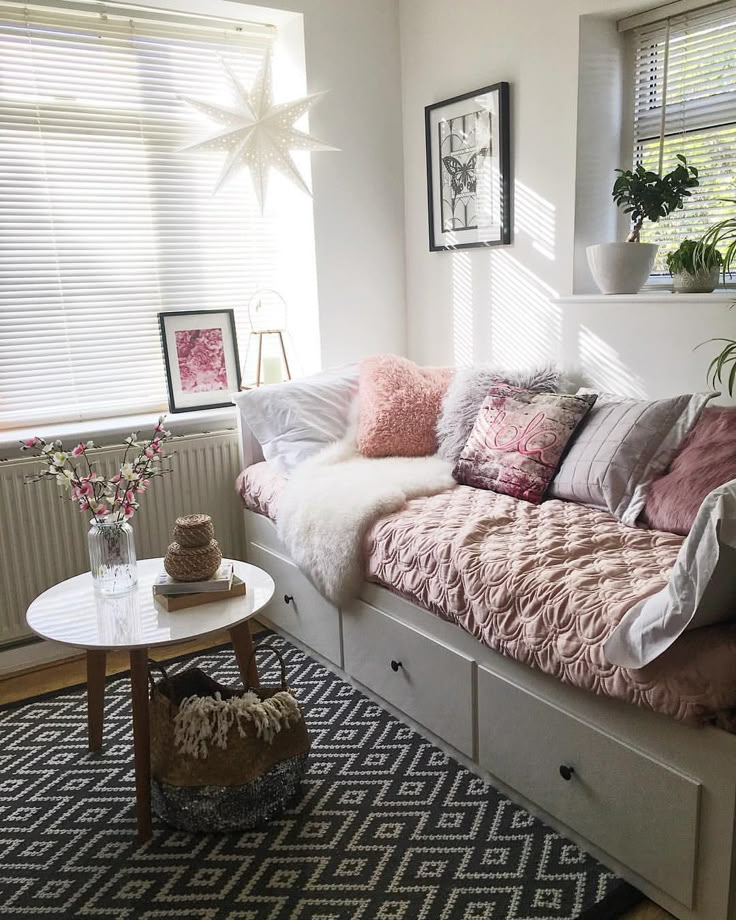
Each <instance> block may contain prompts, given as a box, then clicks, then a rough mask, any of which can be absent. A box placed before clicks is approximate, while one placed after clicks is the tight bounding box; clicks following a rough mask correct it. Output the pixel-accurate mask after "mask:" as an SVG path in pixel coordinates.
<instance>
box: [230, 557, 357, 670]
mask: <svg viewBox="0 0 736 920" xmlns="http://www.w3.org/2000/svg"><path fill="white" fill-rule="evenodd" d="M248 560H249V561H250V562H252V563H254V564H255V565H259V566H260V567H261V568H262V569H265V570H266V571H267V572H268V574H269V575H270V576H271V577H272V578H273V580H274V581H275V582H276V594H275V595H274V598H273V600H272V601H271V603H270V604H269V605H268V607H267V608H266V610H265V611H264V615H265V616H266V617H267V618H268V619H269V620H270V621H271V622H272V623H273V624H274V626H276V627H277V628H278V629H283V630H284V632H287V633H289V634H290V635H292V636H294V638H295V639H299V641H300V642H303V643H304V644H305V645H308V646H309V647H310V648H313V649H314V650H315V652H319V654H320V655H324V656H325V658H327V659H329V660H330V661H332V662H334V664H336V665H338V666H342V655H341V654H340V613H339V611H338V609H337V607H335V606H334V605H333V604H331V603H330V602H329V601H327V600H325V598H324V597H322V595H321V594H320V593H319V591H318V590H317V589H316V588H315V587H314V585H312V584H311V583H310V582H309V580H308V579H307V578H305V577H304V575H302V573H301V572H300V571H299V569H298V568H297V567H296V566H295V565H294V563H293V562H288V561H287V560H286V559H283V558H282V557H281V556H278V555H277V554H276V553H272V552H271V550H268V549H264V548H263V547H262V546H259V545H258V544H257V543H251V544H250V545H249V547H248ZM287 598H288V601H287Z"/></svg>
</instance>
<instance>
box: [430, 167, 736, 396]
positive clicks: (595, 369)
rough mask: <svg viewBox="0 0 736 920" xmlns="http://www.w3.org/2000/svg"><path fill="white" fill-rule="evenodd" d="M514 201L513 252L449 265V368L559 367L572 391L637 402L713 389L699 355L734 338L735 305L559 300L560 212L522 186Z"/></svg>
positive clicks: (475, 253) (677, 298)
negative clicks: (549, 270) (553, 267)
mask: <svg viewBox="0 0 736 920" xmlns="http://www.w3.org/2000/svg"><path fill="white" fill-rule="evenodd" d="M515 195H516V202H515V204H516V208H515V224H514V244H513V246H511V247H492V248H489V249H469V250H457V251H455V252H452V253H449V254H448V256H446V258H449V259H450V260H451V279H452V294H451V299H452V342H451V343H447V345H446V346H445V347H446V354H447V357H446V360H452V361H453V363H454V364H455V365H456V366H463V365H468V364H472V363H474V362H490V363H492V364H494V365H496V366H497V367H503V368H507V369H516V368H524V367H530V366H534V365H540V364H547V363H552V364H556V365H558V366H559V367H560V368H561V369H562V370H563V371H564V372H565V373H566V374H567V375H568V377H569V378H570V381H571V384H572V385H573V386H575V385H577V384H585V385H588V386H592V387H595V388H596V389H598V390H600V391H603V392H613V393H620V394H622V395H626V396H632V397H637V398H659V397H663V396H670V395H673V394H675V393H678V392H679V393H683V392H696V391H703V390H707V389H709V387H708V384H707V381H706V371H707V367H708V363H709V361H710V359H711V358H712V357H713V354H714V351H713V349H712V348H711V349H710V350H709V348H708V347H707V346H706V347H703V348H700V349H697V350H696V346H697V345H698V344H699V343H702V342H705V341H706V340H707V339H710V338H718V337H719V336H728V335H729V334H730V335H732V332H733V328H732V324H733V314H732V313H730V312H729V309H728V303H727V302H725V301H724V300H723V299H720V300H719V299H714V300H709V301H707V302H704V301H702V300H701V301H697V302H694V301H688V300H687V298H684V297H682V296H681V295H671V296H669V297H664V298H660V299H654V300H647V301H643V300H642V299H637V298H635V297H632V299H631V300H621V299H619V298H616V299H612V300H610V301H605V300H601V299H600V298H596V299H595V300H587V299H586V298H585V297H584V296H583V297H576V298H572V299H571V298H563V299H558V292H557V291H556V290H554V288H553V287H552V286H551V285H550V284H548V283H547V282H546V281H545V280H544V277H543V275H544V274H545V265H549V262H554V260H555V246H556V241H555V212H554V208H553V206H552V205H551V204H550V203H549V202H546V201H545V200H544V199H542V198H541V197H540V196H539V195H537V194H536V193H534V192H532V191H531V190H530V189H529V188H528V187H526V186H525V185H524V184H523V183H521V182H517V183H516V184H515ZM440 258H443V256H440ZM441 344H442V343H438V345H441ZM450 349H451V351H452V355H451V356H450V354H449V351H450ZM729 401H730V400H728V399H725V398H724V399H723V400H722V402H729Z"/></svg>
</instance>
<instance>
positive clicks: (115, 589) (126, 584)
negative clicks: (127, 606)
mask: <svg viewBox="0 0 736 920" xmlns="http://www.w3.org/2000/svg"><path fill="white" fill-rule="evenodd" d="M87 541H88V543H89V565H90V571H91V573H92V580H93V582H94V586H95V591H97V592H98V593H99V594H122V593H123V592H125V591H129V590H130V589H131V588H132V587H133V586H134V585H135V584H136V582H137V581H138V568H137V565H136V558H135V540H134V535H133V528H132V527H131V526H130V524H129V523H128V522H127V521H121V520H117V519H114V520H113V519H110V518H106V519H105V520H103V521H97V520H92V521H91V522H90V525H89V534H88V535H87Z"/></svg>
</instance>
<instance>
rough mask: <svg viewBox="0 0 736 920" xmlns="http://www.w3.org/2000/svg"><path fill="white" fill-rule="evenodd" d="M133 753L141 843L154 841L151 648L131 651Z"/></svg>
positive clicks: (139, 840) (139, 838)
mask: <svg viewBox="0 0 736 920" xmlns="http://www.w3.org/2000/svg"><path fill="white" fill-rule="evenodd" d="M130 683H131V694H132V699H133V752H134V757H135V801H136V816H137V819H138V842H139V843H145V842H146V840H149V839H150V838H151V735H150V729H149V724H148V649H145V648H136V649H131V650H130Z"/></svg>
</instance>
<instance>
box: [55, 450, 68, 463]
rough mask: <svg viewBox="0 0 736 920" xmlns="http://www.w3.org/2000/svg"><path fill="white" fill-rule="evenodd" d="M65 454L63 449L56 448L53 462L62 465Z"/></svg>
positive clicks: (64, 460)
mask: <svg viewBox="0 0 736 920" xmlns="http://www.w3.org/2000/svg"><path fill="white" fill-rule="evenodd" d="M66 459H67V454H65V453H64V451H63V450H57V451H56V453H55V454H54V456H53V460H54V463H55V464H56V466H64V464H65V463H66Z"/></svg>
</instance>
